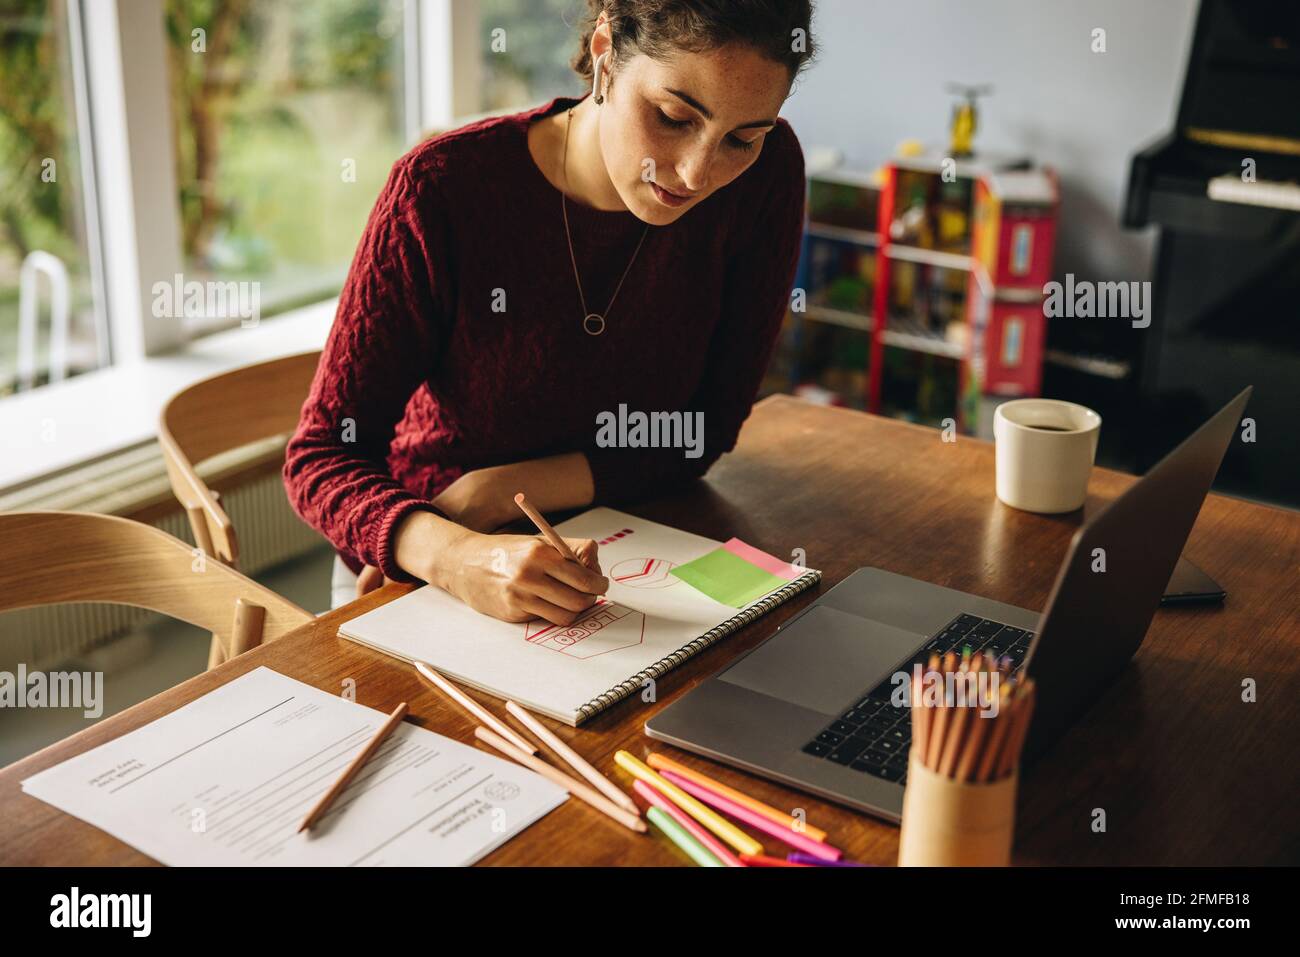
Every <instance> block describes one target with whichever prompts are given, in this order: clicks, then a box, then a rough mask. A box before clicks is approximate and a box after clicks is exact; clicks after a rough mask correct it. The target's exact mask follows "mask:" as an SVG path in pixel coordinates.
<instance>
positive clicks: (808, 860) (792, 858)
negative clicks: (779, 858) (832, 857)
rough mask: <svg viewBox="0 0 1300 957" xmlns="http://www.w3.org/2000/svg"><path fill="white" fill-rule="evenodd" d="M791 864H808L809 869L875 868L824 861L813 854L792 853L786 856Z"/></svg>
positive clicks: (846, 862) (858, 862)
mask: <svg viewBox="0 0 1300 957" xmlns="http://www.w3.org/2000/svg"><path fill="white" fill-rule="evenodd" d="M785 859H786V860H787V861H789V862H790V863H791V864H807V865H808V866H809V867H875V866H876V865H875V864H863V863H862V862H861V861H824V860H822V859H821V858H820V857H813V856H812V855H811V854H803V853H801V852H799V851H791V852H790V853H789V854H787V855H786V856H785Z"/></svg>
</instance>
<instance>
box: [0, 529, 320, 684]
mask: <svg viewBox="0 0 1300 957" xmlns="http://www.w3.org/2000/svg"><path fill="white" fill-rule="evenodd" d="M74 601H85V602H111V603H113V604H118V605H131V606H133V607H136V608H148V609H151V610H152V611H157V612H161V613H162V614H164V615H168V616H170V617H172V618H178V619H180V620H182V621H187V622H189V623H190V624H192V625H197V626H198V627H200V628H202V629H204V630H205V631H211V632H212V635H213V639H214V641H216V642H218V643H219V644H220V646H221V649H222V653H223V658H233V657H234V656H235V655H238V654H241V653H242V652H244V651H247V650H248V649H249V648H252V647H255V646H257V645H259V644H261V643H262V642H263V641H271V640H274V639H276V638H278V637H280V636H281V635H283V634H284V633H285V632H287V631H290V630H292V629H294V628H297V627H299V626H300V625H304V624H306V623H307V622H309V621H314V620H315V617H316V616H315V615H313V614H311V613H310V612H308V611H305V610H303V609H302V608H299V607H298V606H297V605H295V604H294V603H293V602H291V601H289V600H288V599H286V598H282V597H281V596H279V595H277V594H276V593H275V592H273V591H271V590H270V589H269V588H266V587H264V586H262V585H259V584H258V583H257V582H255V581H253V580H252V579H251V578H246V577H245V576H243V575H241V574H240V573H239V572H237V571H235V570H234V569H233V568H229V567H227V566H226V565H223V564H222V563H221V562H218V561H212V560H209V559H207V558H206V556H205V557H204V558H203V560H202V561H201V562H198V563H197V564H196V558H195V555H194V553H193V551H192V550H191V548H190V546H189V545H187V544H186V543H185V542H182V541H181V540H180V539H178V538H174V537H173V536H171V535H168V534H167V533H166V532H164V531H163V530H162V529H159V528H154V527H153V526H152V525H145V524H144V523H143V522H136V521H132V520H131V519H128V518H121V517H119V516H116V515H96V514H92V513H90V512H52V511H32V512H0V611H7V610H9V609H11V608H28V607H32V606H36V605H55V604H61V603H64V602H74ZM213 665H214V662H213V661H212V660H211V658H209V661H208V667H209V668H211V667H213Z"/></svg>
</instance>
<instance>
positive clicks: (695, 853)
mask: <svg viewBox="0 0 1300 957" xmlns="http://www.w3.org/2000/svg"><path fill="white" fill-rule="evenodd" d="M646 817H648V818H649V819H650V823H651V824H653V825H654V826H655V827H657V828H658V829H659V830H660V831H661V832H662V833H663V835H664V837H666V838H668V840H670V841H672V842H673V843H674V844H676V845H677V846H678V847H679V848H681V850H682V851H683V852H684V853H685V854H686V856H687V857H689V858H690V859H691V860H693V861H694V862H695V863H696V864H699V865H700V867H722V866H723V863H722V861H720V860H718V859H717V858H716V857H714V856H713V855H712V854H710V853H709V850H708V848H706V847H705V846H704V845H703V844H701V843H700V842H699V841H697V840H695V838H693V837H691V835H690V834H689V833H687V832H686V830H684V829H683V828H682V826H681V825H680V824H678V823H677V822H676V821H674V820H673V819H672V818H671V817H669V816H668V815H667V814H665V813H664V812H663V811H661V810H660V809H659V808H657V807H653V806H652V807H651V808H650V810H648V811H646Z"/></svg>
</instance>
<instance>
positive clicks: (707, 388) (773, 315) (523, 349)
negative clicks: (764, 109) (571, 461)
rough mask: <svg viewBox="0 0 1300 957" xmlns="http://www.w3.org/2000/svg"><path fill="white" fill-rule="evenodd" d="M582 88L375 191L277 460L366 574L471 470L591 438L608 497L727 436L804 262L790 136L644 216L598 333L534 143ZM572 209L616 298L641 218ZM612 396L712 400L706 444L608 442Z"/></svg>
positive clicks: (599, 287)
mask: <svg viewBox="0 0 1300 957" xmlns="http://www.w3.org/2000/svg"><path fill="white" fill-rule="evenodd" d="M575 102H577V101H575V100H572V99H567V98H561V99H557V100H554V101H552V102H551V103H549V104H547V105H545V106H542V107H538V108H537V109H534V110H530V111H528V112H525V113H519V114H515V115H513V116H507V117H501V118H496V119H490V120H484V121H482V122H479V123H475V124H472V125H470V126H466V127H464V128H462V129H458V130H455V131H453V132H450V133H446V134H443V135H441V136H437V137H435V138H433V139H431V140H429V141H427V142H425V143H421V144H420V145H419V146H417V147H416V148H415V149H413V150H412V151H411V152H409V153H407V154H406V156H404V157H402V158H401V159H400V160H398V161H397V163H396V164H395V165H394V167H393V170H392V173H391V174H390V176H389V178H388V182H387V184H386V185H385V187H384V190H383V192H382V193H381V194H380V196H379V200H378V202H377V203H376V204H375V208H374V211H373V212H372V213H371V215H370V219H369V222H368V223H367V224H366V228H365V232H364V233H363V234H362V237H361V243H360V245H359V246H358V248H357V252H356V256H355V258H354V259H353V262H352V268H351V271H350V272H349V274H348V278H347V283H346V285H345V286H344V288H343V292H342V294H341V296H340V297H339V304H338V313H337V315H336V317H335V319H334V325H333V327H332V328H331V330H330V334H329V337H328V339H327V341H326V343H325V351H324V354H323V355H322V357H321V361H320V365H319V367H318V368H317V370H316V376H315V379H314V381H313V382H312V387H311V392H310V394H309V395H308V397H307V401H306V403H305V404H304V405H303V408H302V417H301V420H300V421H299V424H298V429H297V431H296V432H295V433H294V435H293V437H292V439H291V440H290V441H289V446H288V453H287V458H286V460H285V464H284V483H285V488H286V489H287V490H288V494H289V501H290V502H291V503H292V505H293V507H294V509H295V511H297V513H298V515H299V516H301V517H302V518H303V520H304V521H306V522H307V523H308V524H309V525H311V526H312V527H314V528H316V529H318V530H319V531H320V532H321V533H322V534H323V535H324V536H325V537H326V538H327V539H329V541H330V542H331V543H332V544H333V545H334V547H335V548H336V549H337V550H338V551H339V553H340V555H341V556H342V558H343V560H344V562H346V563H347V565H348V566H349V567H350V568H351V569H352V570H353V571H359V570H360V569H361V567H362V565H363V564H370V565H376V566H378V568H379V569H380V570H382V571H383V573H384V574H385V575H387V576H388V577H389V578H391V579H393V580H395V581H412V580H413V578H412V576H410V575H409V574H407V573H406V572H405V571H404V570H403V569H402V568H400V567H399V566H398V565H397V563H396V562H395V560H394V553H393V549H392V547H391V542H390V539H391V536H392V531H393V529H394V528H395V527H396V526H397V523H398V522H399V521H400V520H401V519H402V518H403V517H404V516H405V515H407V514H408V513H409V512H411V511H412V510H414V509H419V508H429V507H430V506H429V505H428V500H429V499H431V498H433V497H434V496H436V495H437V494H438V493H439V492H440V491H442V490H443V489H444V488H446V487H447V486H448V485H450V484H451V482H452V481H454V480H455V479H456V478H457V477H458V476H460V475H461V474H462V473H463V472H466V471H470V470H473V469H478V468H484V467H489V466H493V465H501V464H504V463H508V462H517V461H522V460H525V459H533V458H538V457H541V456H546V455H554V454H557V453H563V452H573V451H579V452H582V453H585V454H586V456H587V459H588V461H589V463H590V465H591V472H592V476H593V478H594V480H595V495H596V501H597V502H598V503H601V504H617V503H621V502H627V501H631V500H635V499H637V498H638V497H641V496H647V495H650V494H659V493H661V492H663V491H664V490H665V489H666V488H668V487H669V486H671V485H674V484H676V483H679V482H681V481H684V480H687V479H691V478H694V477H698V476H700V475H703V474H704V472H705V471H707V470H708V468H709V466H710V465H712V464H713V462H714V461H716V460H717V458H718V457H719V456H720V455H722V453H724V452H727V451H729V450H730V449H731V448H732V447H733V446H734V445H735V443H736V436H737V433H738V432H739V431H740V426H741V423H742V422H744V420H745V418H746V417H747V416H748V415H749V410H750V406H751V405H752V404H753V401H754V396H755V394H756V393H757V391H758V387H759V382H760V380H761V378H762V375H763V372H764V370H765V369H766V367H767V364H768V360H769V358H770V356H771V352H772V347H773V345H774V344H775V341H776V338H777V334H778V331H779V329H780V325H781V320H782V317H783V316H784V313H785V309H786V306H787V299H788V296H789V294H790V289H791V285H792V283H793V279H794V272H795V266H796V263H797V260H798V255H799V245H800V236H801V228H802V222H803V204H804V172H803V156H802V154H801V152H800V149H799V142H798V140H797V139H796V138H795V135H794V132H793V131H792V130H791V129H790V127H789V126H788V125H787V124H786V123H785V122H784V121H780V122H778V124H777V126H776V128H775V129H773V130H772V131H770V132H769V133H768V134H767V137H766V140H765V143H764V145H763V147H762V153H761V154H760V156H759V158H758V159H757V160H756V161H755V162H754V164H753V165H752V166H751V167H750V168H749V169H747V170H746V171H745V172H744V173H742V174H741V176H740V177H739V178H737V179H736V180H735V181H734V182H733V183H731V184H730V185H728V186H726V187H725V188H723V189H721V190H719V191H718V192H716V193H714V194H713V195H712V196H710V197H709V198H708V199H706V200H704V201H703V202H701V203H700V204H699V205H698V206H696V207H694V208H693V209H691V210H689V211H688V212H686V213H685V214H684V215H683V216H682V217H681V218H680V219H678V220H677V221H676V222H675V223H673V224H671V225H669V226H664V227H651V229H650V232H649V234H648V235H647V236H646V239H645V244H644V246H643V247H642V249H641V252H640V255H639V256H638V257H637V259H636V262H635V263H634V264H633V266H632V269H631V271H630V272H629V273H628V275H627V280H626V282H625V283H624V286H623V289H622V291H621V292H620V293H619V295H618V299H617V301H616V302H615V304H614V308H613V309H612V310H611V311H610V312H609V314H608V316H607V320H608V326H607V328H606V330H605V332H604V334H603V335H599V336H589V335H587V334H586V333H585V332H584V331H583V329H582V318H583V314H582V306H581V304H580V300H579V298H578V290H577V286H576V285H575V283H574V277H573V266H572V264H571V263H570V260H569V250H568V246H567V244H566V243H565V238H564V223H563V220H562V219H561V210H560V193H559V191H558V190H556V189H555V187H553V186H552V185H551V184H550V183H549V182H548V181H547V179H546V178H545V177H544V176H543V175H542V172H541V170H540V169H538V167H537V165H536V163H535V162H534V161H533V158H532V155H531V154H530V153H529V151H528V140H527V130H528V125H529V122H530V121H532V120H534V119H537V118H540V117H542V116H546V115H550V114H552V113H557V112H559V111H561V110H564V109H567V108H568V107H570V106H571V105H573V104H574V103H575ZM569 223H570V227H571V230H572V234H573V247H574V254H575V256H576V257H577V261H578V269H579V270H580V272H581V275H582V282H583V289H584V291H585V293H586V297H587V303H588V305H589V306H590V308H591V309H593V310H600V311H603V310H604V308H605V305H606V304H607V303H608V302H609V299H610V296H611V295H612V294H613V292H614V287H615V286H616V285H617V283H618V280H619V277H620V276H621V275H622V272H623V270H624V268H625V267H626V266H627V263H628V259H629V258H630V257H631V255H632V251H633V249H634V248H635V246H636V243H637V241H638V240H639V239H640V237H641V233H642V231H643V229H644V224H643V223H642V222H641V221H640V220H638V219H637V218H636V217H635V216H634V215H633V214H632V213H630V212H627V211H623V212H605V211H600V210H596V209H593V208H591V207H587V206H583V205H579V204H576V203H573V202H570V203H569ZM621 403H622V404H626V406H627V409H628V411H629V412H631V411H642V412H645V413H650V412H664V411H668V412H671V411H682V412H687V411H692V412H693V411H697V410H698V411H702V412H703V413H704V419H703V425H704V444H703V454H702V455H701V456H700V457H698V458H689V457H687V456H686V455H684V454H683V450H682V449H681V448H603V447H599V446H598V445H597V421H596V417H597V415H598V414H599V413H601V412H613V413H615V414H617V412H618V408H619V405H620V404H621Z"/></svg>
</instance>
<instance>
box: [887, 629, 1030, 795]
mask: <svg viewBox="0 0 1300 957" xmlns="http://www.w3.org/2000/svg"><path fill="white" fill-rule="evenodd" d="M995 676H996V685H994V678H995ZM934 681H938V682H939V686H938V689H937V690H938V694H937V695H935V694H934V692H933V691H931V692H930V693H929V695H928V696H927V688H928V687H929V686H930V684H931V683H933V682H934ZM981 684H983V685H984V687H985V688H986V689H993V688H996V695H997V709H996V713H985V712H992V711H993V709H992V708H989V707H987V706H988V705H989V704H990V702H989V701H988V699H987V697H986V698H985V701H984V703H983V704H981V702H980V695H979V694H976V695H966V694H962V693H960V692H958V693H954V692H955V691H956V690H957V687H958V686H961V687H962V688H970V687H975V688H978V687H979V686H980V685H981ZM936 697H937V700H934V699H935V698H936ZM1033 710H1034V682H1033V679H1029V678H1026V679H1023V680H1022V679H1021V678H1020V677H1019V676H1017V675H1013V674H1012V673H1011V669H1010V662H1009V660H1008V659H1006V658H1003V659H1002V660H1001V661H1000V662H999V661H997V660H995V659H994V658H992V657H991V656H986V655H984V654H983V653H980V652H976V654H975V655H974V656H971V655H970V654H969V653H966V654H963V655H962V656H961V657H958V656H957V655H956V654H955V653H954V652H951V651H950V652H948V653H947V654H946V655H944V657H943V659H942V660H940V658H939V656H938V655H937V654H935V655H931V656H930V662H929V667H928V668H927V669H926V674H924V675H917V674H915V673H914V674H913V676H912V760H914V761H918V762H920V763H921V764H922V765H924V766H925V767H926V768H928V769H929V770H931V771H933V772H935V773H936V774H939V775H942V776H943V777H948V778H953V779H955V780H957V781H967V782H971V783H978V784H987V783H991V782H993V781H1000V780H1003V779H1004V778H1006V777H1007V776H1008V775H1010V774H1011V773H1012V772H1013V771H1014V770H1015V768H1016V765H1017V764H1019V762H1020V751H1021V749H1022V748H1023V747H1024V743H1025V735H1026V734H1027V733H1028V730H1029V719H1030V716H1031V715H1032V713H1033Z"/></svg>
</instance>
